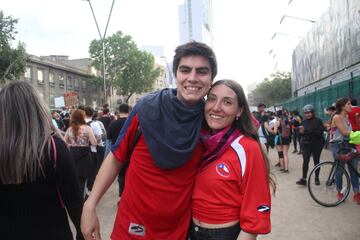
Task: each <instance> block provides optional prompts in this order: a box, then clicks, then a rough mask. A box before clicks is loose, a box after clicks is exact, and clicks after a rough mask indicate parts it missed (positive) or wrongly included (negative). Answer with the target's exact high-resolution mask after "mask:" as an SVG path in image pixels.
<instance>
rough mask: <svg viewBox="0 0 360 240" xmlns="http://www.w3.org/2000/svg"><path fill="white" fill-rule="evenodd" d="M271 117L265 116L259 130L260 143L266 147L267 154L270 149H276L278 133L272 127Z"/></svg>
mask: <svg viewBox="0 0 360 240" xmlns="http://www.w3.org/2000/svg"><path fill="white" fill-rule="evenodd" d="M269 122H270V117H269V116H268V115H264V116H262V118H261V124H260V127H259V128H258V135H259V140H260V143H261V144H263V145H265V147H266V153H269V148H270V147H271V148H274V147H275V135H276V132H277V129H276V128H271V127H270V124H269Z"/></svg>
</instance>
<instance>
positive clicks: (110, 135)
mask: <svg viewBox="0 0 360 240" xmlns="http://www.w3.org/2000/svg"><path fill="white" fill-rule="evenodd" d="M115 122H116V120H115V121H113V122H112V123H110V125H109V127H108V129H106V136H107V139H110V140H112V139H113V138H114V136H113V135H114V134H113V132H114V126H115Z"/></svg>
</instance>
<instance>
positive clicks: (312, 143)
mask: <svg viewBox="0 0 360 240" xmlns="http://www.w3.org/2000/svg"><path fill="white" fill-rule="evenodd" d="M303 111H304V116H305V120H303V121H302V126H300V127H299V131H300V133H301V134H302V141H303V167H302V178H300V180H299V181H297V182H296V184H298V185H302V186H306V176H307V172H308V169H309V161H310V157H311V155H312V156H313V160H314V165H316V164H318V163H319V162H320V155H321V151H322V149H323V146H324V143H325V139H324V135H323V134H324V131H325V127H324V124H323V121H322V120H321V119H320V118H317V117H316V116H315V110H314V107H313V105H311V104H307V105H305V106H304V108H303ZM315 184H316V185H320V181H319V171H317V172H315Z"/></svg>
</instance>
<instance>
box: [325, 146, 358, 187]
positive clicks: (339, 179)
mask: <svg viewBox="0 0 360 240" xmlns="http://www.w3.org/2000/svg"><path fill="white" fill-rule="evenodd" d="M338 148H339V144H338V143H337V142H333V143H332V144H331V150H332V154H333V157H334V159H336V151H337V150H338ZM358 161H359V158H353V159H352V160H350V161H347V162H345V161H339V165H341V166H342V167H344V168H345V163H346V164H347V165H348V168H349V172H350V182H351V186H352V187H353V191H354V192H359V178H358V176H357V174H356V172H355V170H354V169H352V168H350V166H349V165H350V164H351V165H352V166H353V167H354V168H355V169H357V164H358ZM343 174H344V173H343V170H342V169H340V168H338V169H337V171H336V176H335V181H336V189H337V190H338V192H341V190H342V176H343Z"/></svg>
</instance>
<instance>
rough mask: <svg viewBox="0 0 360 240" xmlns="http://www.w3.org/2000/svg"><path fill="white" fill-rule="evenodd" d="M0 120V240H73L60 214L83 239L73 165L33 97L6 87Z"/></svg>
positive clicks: (30, 90) (24, 88)
mask: <svg viewBox="0 0 360 240" xmlns="http://www.w3.org/2000/svg"><path fill="white" fill-rule="evenodd" d="M0 116H1V117H0V132H1V138H0V196H1V197H0V239H2V240H8V239H9V240H10V239H11V240H18V239H19V240H20V239H37V240H46V239H55V240H70V239H73V234H72V232H71V228H70V225H69V220H68V215H67V213H66V212H68V214H69V216H70V219H71V220H72V222H73V223H74V226H75V228H76V230H77V237H76V239H84V238H83V236H82V234H81V230H80V216H81V212H82V206H83V198H82V195H81V190H80V185H79V183H78V181H77V175H76V169H75V165H74V162H73V160H72V158H71V156H70V153H69V150H68V149H67V147H66V144H65V142H64V141H63V140H62V137H61V136H60V135H59V134H58V133H57V132H56V129H55V127H54V126H53V124H52V122H51V115H50V112H49V109H48V108H47V107H46V105H45V103H44V102H43V100H42V99H41V97H40V95H39V94H38V92H36V90H35V88H34V87H33V86H31V84H30V83H28V82H25V81H14V82H11V83H8V84H7V85H5V86H4V87H3V88H2V89H1V91H0Z"/></svg>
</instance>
